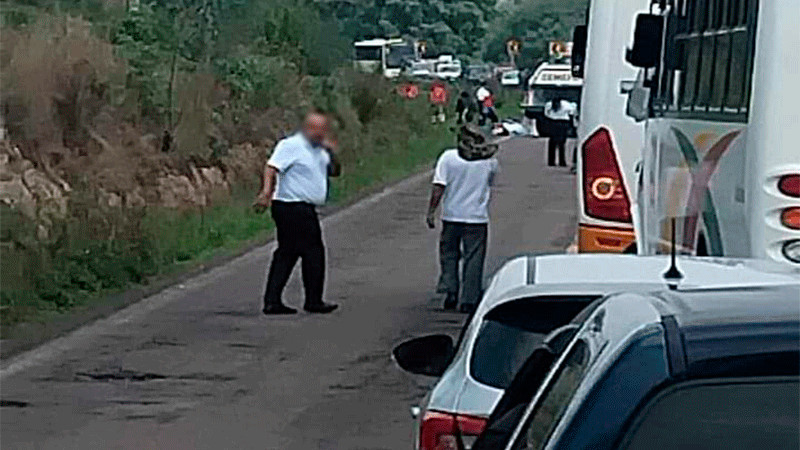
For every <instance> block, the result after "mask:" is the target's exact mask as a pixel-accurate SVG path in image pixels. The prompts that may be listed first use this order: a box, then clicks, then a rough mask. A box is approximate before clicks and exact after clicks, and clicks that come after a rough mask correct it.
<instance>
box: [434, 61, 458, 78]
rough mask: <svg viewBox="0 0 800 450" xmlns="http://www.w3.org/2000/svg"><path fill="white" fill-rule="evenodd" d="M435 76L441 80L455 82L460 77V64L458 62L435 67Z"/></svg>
mask: <svg viewBox="0 0 800 450" xmlns="http://www.w3.org/2000/svg"><path fill="white" fill-rule="evenodd" d="M436 76H437V77H439V78H441V79H443V80H455V79H458V78H460V77H461V62H459V61H458V60H455V61H451V62H444V63H439V64H437V65H436Z"/></svg>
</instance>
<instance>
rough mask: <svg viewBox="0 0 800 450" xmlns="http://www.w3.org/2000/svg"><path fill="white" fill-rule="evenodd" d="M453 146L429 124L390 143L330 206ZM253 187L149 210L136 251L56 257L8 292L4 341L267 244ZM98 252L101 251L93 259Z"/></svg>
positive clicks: (339, 182)
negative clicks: (24, 327)
mask: <svg viewBox="0 0 800 450" xmlns="http://www.w3.org/2000/svg"><path fill="white" fill-rule="evenodd" d="M451 141H452V133H451V132H450V131H449V130H448V129H447V128H446V127H444V126H442V127H433V126H425V127H424V129H422V130H417V132H416V133H415V134H414V135H413V136H412V137H411V138H409V139H408V140H407V141H396V142H391V143H385V145H384V146H382V147H381V148H380V149H375V150H376V151H374V152H370V153H371V155H370V156H369V157H368V158H363V159H360V160H359V161H358V162H357V163H356V164H348V165H346V166H345V167H344V173H343V175H342V176H341V177H340V178H338V179H335V180H333V182H332V186H331V204H333V205H342V204H346V203H348V202H350V201H352V200H354V199H356V198H358V197H359V196H361V195H363V194H364V193H366V192H369V191H370V190H372V189H374V188H375V187H378V186H381V185H384V184H386V183H390V182H393V181H396V180H399V179H401V178H403V177H405V176H407V175H409V174H412V173H414V172H416V171H418V170H420V169H422V168H424V167H425V166H426V165H428V164H430V163H432V161H433V159H434V158H435V157H436V155H438V153H439V152H440V151H441V150H442V149H443V148H444V147H446V146H447V145H449V144H450V142H451ZM256 189H257V186H255V185H251V186H242V185H239V186H234V187H233V188H232V192H231V195H230V197H228V198H226V199H221V200H218V201H216V202H214V203H213V204H212V205H211V206H209V207H207V208H204V209H193V210H184V211H174V210H166V209H162V208H150V209H148V210H147V212H146V213H144V215H143V217H141V222H140V231H139V233H140V236H142V238H141V240H140V241H137V242H135V243H130V242H128V243H124V242H123V243H121V244H123V246H125V245H128V244H132V245H133V247H135V248H134V249H132V250H130V251H126V249H124V248H123V249H120V248H118V246H117V245H115V244H117V243H111V244H109V243H102V242H97V243H94V244H97V245H94V246H92V245H90V247H91V250H90V249H89V248H87V249H86V250H85V255H82V257H76V255H74V254H59V260H51V261H49V267H50V271H49V273H47V274H41V273H40V274H38V275H40V276H39V277H38V278H37V280H36V284H37V285H36V286H35V287H34V288H33V289H30V290H26V291H16V292H4V296H7V298H6V301H5V302H4V307H3V311H2V319H3V325H4V326H3V330H2V331H3V337H4V338H8V337H14V335H15V333H14V331H15V330H14V329H15V328H16V325H18V324H20V323H24V322H35V323H39V324H40V325H39V326H46V324H47V323H48V322H51V321H53V320H62V321H63V320H65V318H64V317H63V316H64V313H65V312H69V311H75V312H76V313H77V314H81V313H82V312H83V311H86V310H89V309H92V308H97V307H102V306H103V304H104V302H105V301H106V299H108V298H109V296H110V295H112V294H114V293H115V292H120V291H122V290H125V289H129V288H132V287H136V286H142V285H147V284H149V283H153V282H154V281H158V280H159V279H164V278H165V277H166V278H168V277H169V276H171V275H175V274H178V273H180V272H185V271H188V270H192V269H194V268H197V267H199V266H200V265H203V264H204V263H207V262H208V261H210V260H212V259H214V258H220V257H223V258H224V257H225V256H226V255H233V254H236V253H238V252H240V251H241V250H243V249H245V248H247V247H249V246H252V245H253V244H256V243H259V242H265V240H266V239H267V238H268V237H269V236H270V235H271V232H272V229H273V223H272V221H271V219H270V218H269V215H268V214H257V213H255V212H254V211H253V210H252V208H251V202H252V200H253V196H254V193H255V191H256ZM98 245H99V246H101V247H104V248H98ZM109 245H110V247H112V248H111V249H109V248H108V246H109ZM142 247H144V248H142ZM95 249H97V250H98V251H96V252H94V253H95V255H94V258H93V257H92V256H93V255H92V254H91V252H92V251H93V250H95ZM20 262H21V261H20ZM4 264H6V265H7V264H15V262H13V261H4ZM42 283H48V284H50V285H49V286H42ZM8 296H13V297H14V298H13V299H11V298H8ZM9 300H10V301H9ZM67 315H69V314H67Z"/></svg>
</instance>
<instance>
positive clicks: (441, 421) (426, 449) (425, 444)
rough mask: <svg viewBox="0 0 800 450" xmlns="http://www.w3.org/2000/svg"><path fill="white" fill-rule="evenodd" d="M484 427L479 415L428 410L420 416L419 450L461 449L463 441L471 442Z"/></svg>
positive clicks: (482, 419)
mask: <svg viewBox="0 0 800 450" xmlns="http://www.w3.org/2000/svg"><path fill="white" fill-rule="evenodd" d="M485 427H486V419H484V418H481V417H473V416H464V415H456V414H448V413H443V412H438V411H428V412H426V413H425V416H423V418H422V424H421V425H420V433H419V448H420V450H461V449H463V448H464V442H465V441H469V442H472V441H473V440H474V438H475V437H476V436H478V435H479V434H481V432H482V431H483V429H484V428H485Z"/></svg>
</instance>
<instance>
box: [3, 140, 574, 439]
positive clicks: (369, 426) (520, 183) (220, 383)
mask: <svg viewBox="0 0 800 450" xmlns="http://www.w3.org/2000/svg"><path fill="white" fill-rule="evenodd" d="M545 151H546V149H545V146H544V142H543V141H541V140H534V139H529V138H519V139H515V140H512V141H508V142H506V143H505V144H504V145H503V149H502V151H501V153H500V156H499V157H500V162H501V174H500V176H499V178H498V185H497V187H496V189H495V191H494V200H493V204H492V224H491V227H490V242H489V253H488V257H487V274H490V273H492V272H493V271H494V270H496V269H497V268H498V267H499V266H500V265H501V264H502V262H503V261H505V260H507V259H508V258H510V257H512V256H514V255H518V254H521V253H525V252H560V251H563V249H564V248H565V247H566V246H567V245H569V243H570V242H571V240H572V236H573V235H574V226H575V200H574V196H575V191H574V176H573V175H570V174H569V172H568V170H567V169H563V168H547V167H543V163H544V161H545V155H544V152H545ZM429 183H430V175H429V174H422V175H418V176H415V177H412V178H410V179H408V180H406V181H404V182H402V183H400V184H398V185H397V186H395V187H393V188H390V189H387V190H386V191H384V192H382V193H380V194H377V195H376V196H373V197H370V198H368V199H365V200H364V201H362V202H360V203H358V204H356V205H354V206H352V207H350V208H347V209H345V210H342V211H339V212H337V213H335V214H333V215H331V216H328V217H326V218H325V219H324V222H323V230H324V231H323V232H324V236H325V240H326V244H327V249H328V254H327V255H328V277H327V288H326V298H327V300H330V301H333V302H336V303H339V304H340V305H341V307H340V309H339V310H338V311H336V312H335V313H334V314H332V315H328V316H318V315H308V314H299V315H297V316H291V317H269V318H268V317H264V316H262V315H261V313H260V308H261V294H262V291H263V287H264V281H265V272H266V268H267V264H268V262H269V259H270V255H271V252H272V249H273V246H272V244H270V245H267V246H265V247H262V248H259V249H256V250H254V251H252V252H250V253H248V254H246V255H243V256H242V257H240V258H238V259H235V260H233V261H231V262H230V263H228V264H226V265H224V266H220V267H218V268H216V269H214V270H212V271H210V272H208V273H206V274H203V275H201V276H198V277H197V278H194V279H192V280H189V281H187V282H185V283H183V284H181V285H178V286H173V287H171V288H169V289H166V290H165V291H163V292H161V293H159V294H157V295H154V296H152V297H150V298H147V299H145V300H143V301H142V302H139V303H137V304H135V305H132V306H130V307H128V308H127V309H125V310H122V311H120V312H118V313H117V314H115V315H113V316H111V317H109V318H107V319H103V320H100V321H98V322H95V323H93V324H91V325H88V326H86V327H84V328H81V329H79V330H77V331H76V332H74V333H72V334H70V335H68V336H66V337H64V338H60V339H57V340H55V341H52V342H51V343H48V344H46V345H44V346H42V347H40V348H38V349H36V350H33V351H31V352H28V353H25V354H22V355H19V356H18V357H16V358H13V359H11V360H8V361H4V362H3V365H2V371H0V382H1V383H2V384H1V385H0V394H1V395H0V397H2V403H1V404H0V423H1V428H0V445H2V448H4V449H105V448H119V449H151V448H152V449H165V448H170V449H227V448H237V449H264V448H267V449H408V448H411V447H412V442H411V435H412V421H411V418H410V416H409V407H410V406H411V405H414V404H415V403H416V402H417V401H418V400H419V399H420V398H421V397H422V396H423V395H424V394H425V392H426V390H427V388H428V387H429V386H430V384H431V383H432V382H433V380H432V379H430V378H426V377H413V376H410V375H408V374H405V373H403V372H401V371H400V370H399V369H398V368H397V367H395V365H394V363H393V362H392V361H391V359H390V351H391V348H392V347H393V345H394V344H396V343H398V342H400V341H402V340H404V339H405V338H408V337H412V336H417V335H421V334H427V333H432V332H448V333H452V334H454V335H455V334H456V333H457V332H458V330H459V329H460V327H461V325H462V323H463V320H464V316H463V315H461V314H457V313H446V312H442V311H440V310H439V308H440V305H439V303H438V302H437V301H436V300H435V299H434V298H433V288H434V286H435V281H436V276H437V262H436V258H437V251H436V248H437V239H438V229H437V231H430V230H428V229H427V227H426V226H425V224H424V212H425V208H426V205H427V198H428V193H429ZM285 301H286V303H288V304H290V305H294V306H298V305H301V304H302V293H301V289H300V283H299V271H296V273H295V274H294V276H293V278H292V281H291V282H290V285H289V287H288V288H287V291H286V293H285Z"/></svg>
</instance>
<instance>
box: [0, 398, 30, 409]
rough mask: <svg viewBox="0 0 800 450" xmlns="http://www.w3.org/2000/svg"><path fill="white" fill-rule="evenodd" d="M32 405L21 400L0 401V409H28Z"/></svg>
mask: <svg viewBox="0 0 800 450" xmlns="http://www.w3.org/2000/svg"><path fill="white" fill-rule="evenodd" d="M28 406H30V403H28V402H23V401H21V400H0V408H27V407H28Z"/></svg>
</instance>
